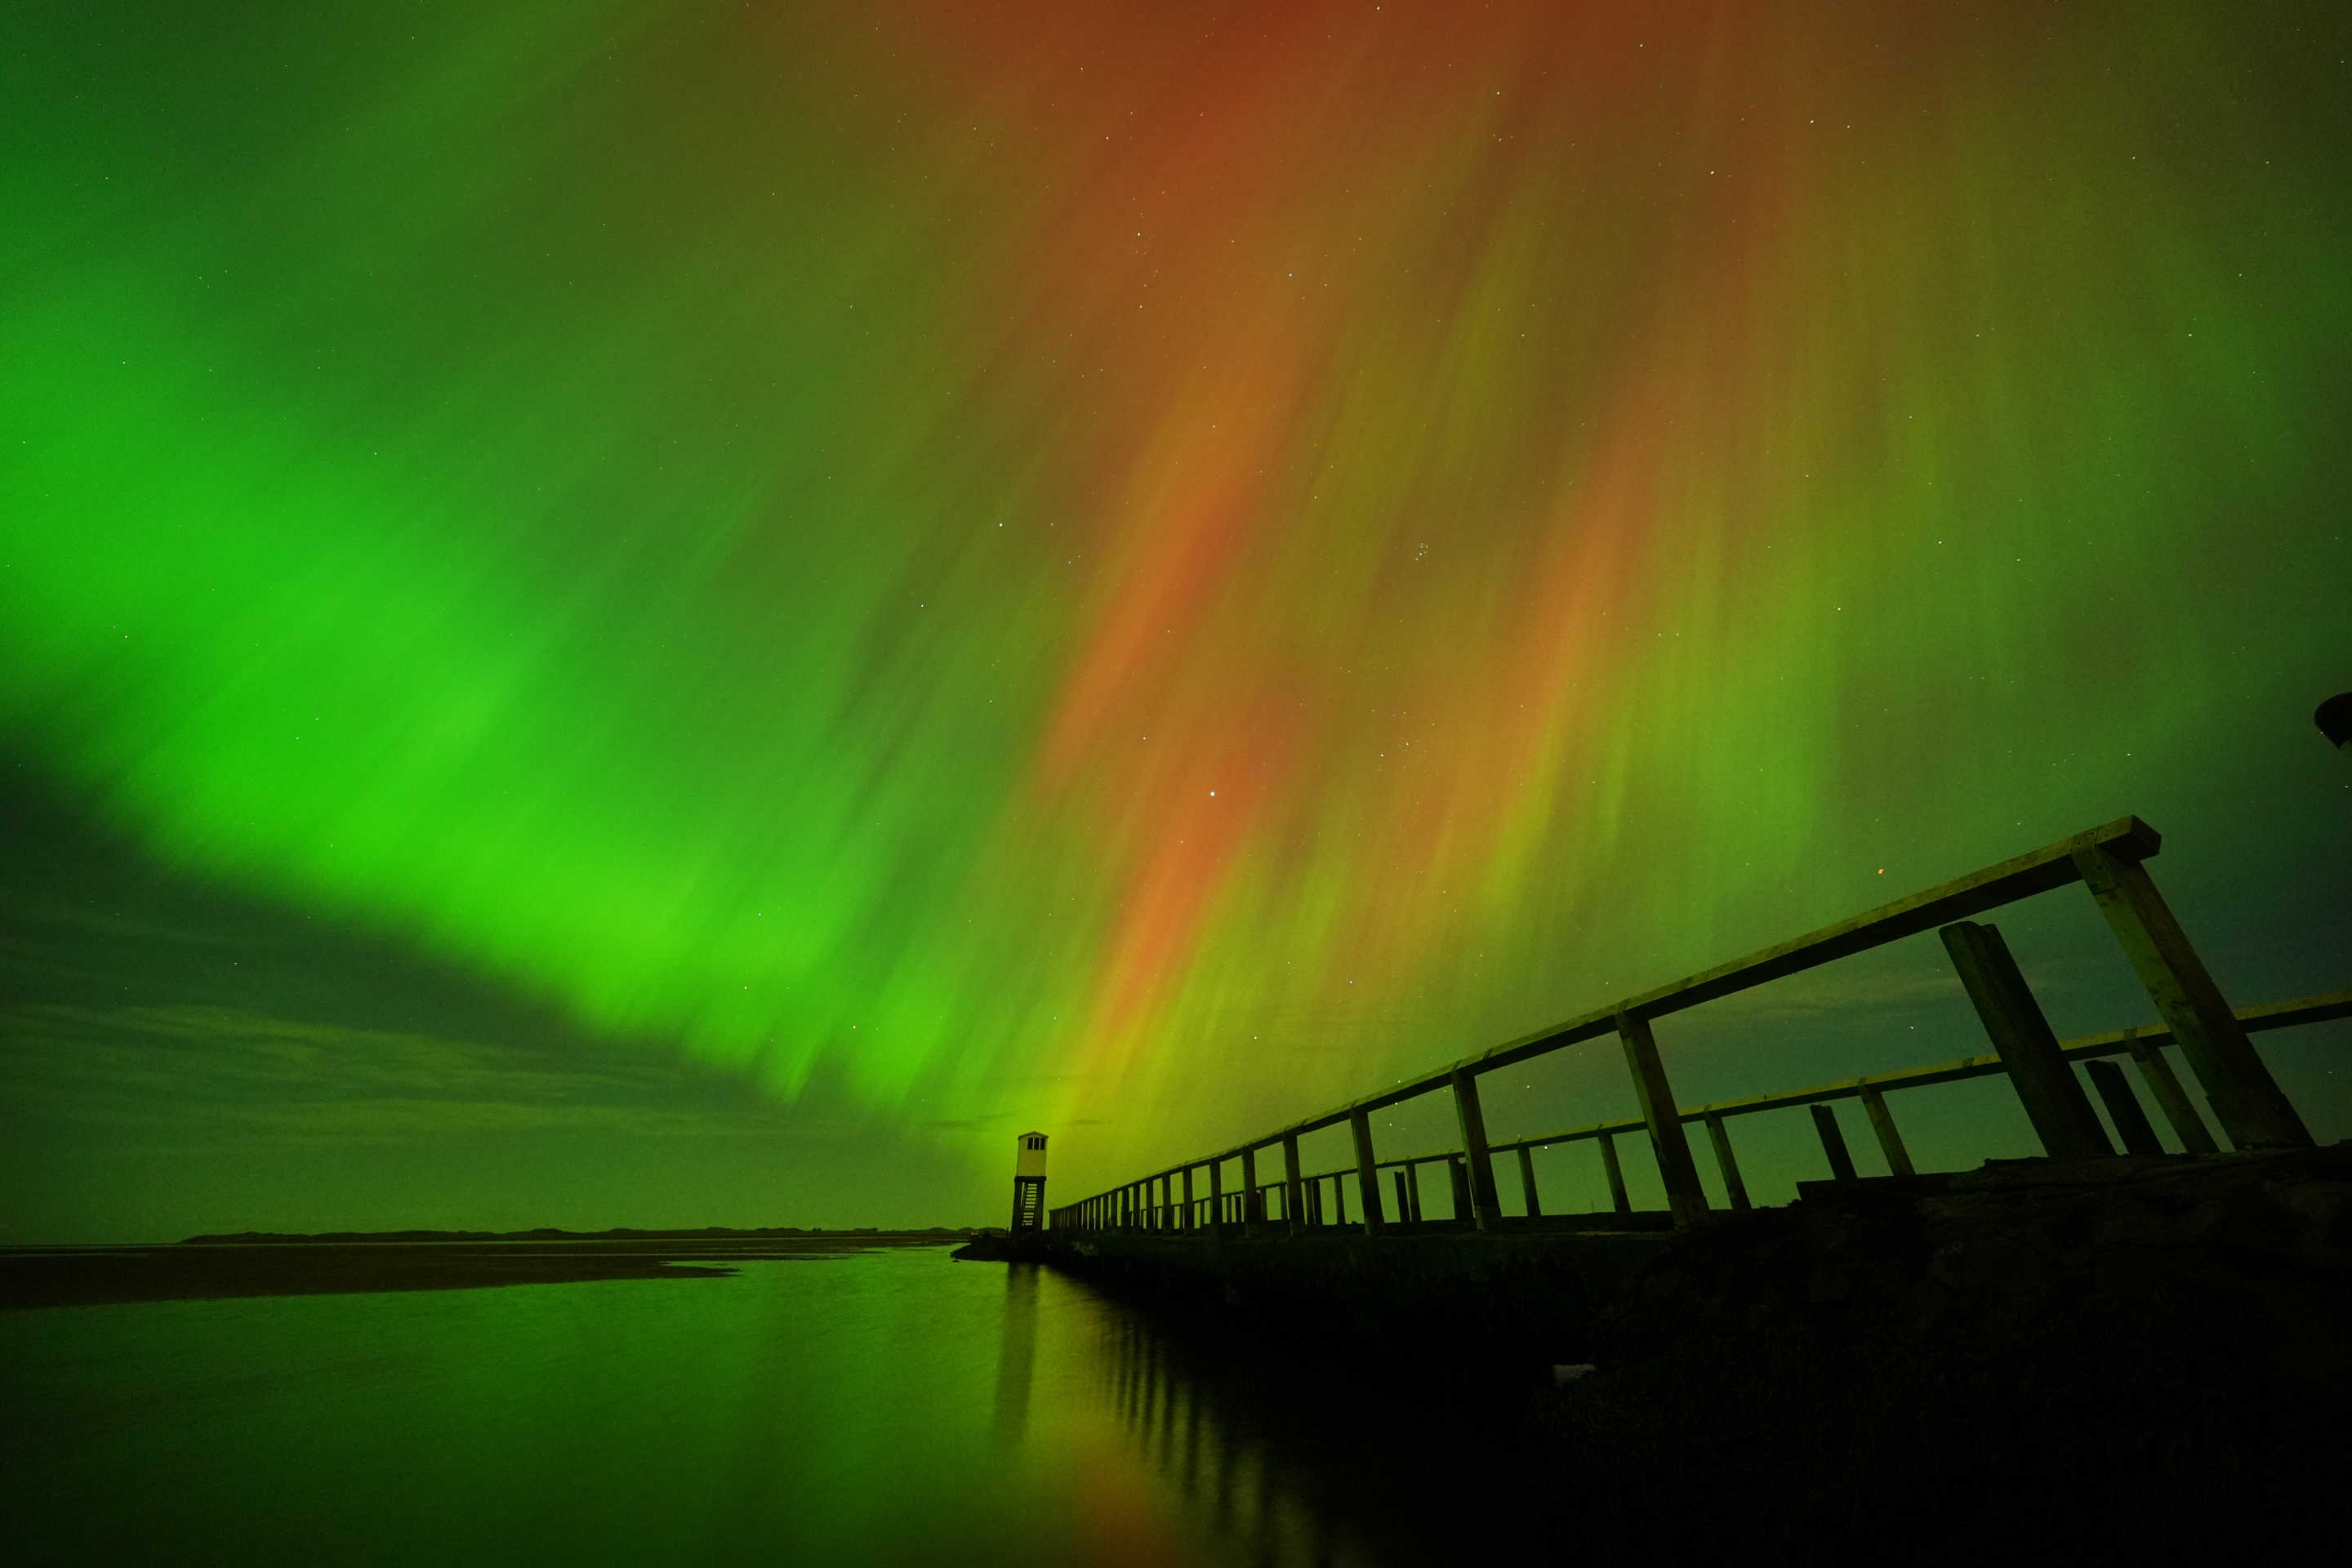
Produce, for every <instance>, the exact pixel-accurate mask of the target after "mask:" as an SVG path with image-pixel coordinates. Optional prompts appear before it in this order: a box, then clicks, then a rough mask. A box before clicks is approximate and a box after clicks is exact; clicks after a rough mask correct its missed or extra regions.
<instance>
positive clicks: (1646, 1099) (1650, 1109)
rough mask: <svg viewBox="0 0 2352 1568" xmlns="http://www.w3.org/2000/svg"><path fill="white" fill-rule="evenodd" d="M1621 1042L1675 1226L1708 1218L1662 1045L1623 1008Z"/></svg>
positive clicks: (1619, 1019) (1619, 1016) (1619, 1027)
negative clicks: (1660, 1057) (1668, 1079)
mask: <svg viewBox="0 0 2352 1568" xmlns="http://www.w3.org/2000/svg"><path fill="white" fill-rule="evenodd" d="M1617 1038H1618V1039H1619V1040H1620V1041H1621V1042H1622V1044H1623V1045H1624V1047H1625V1066H1626V1067H1627V1068H1629V1069H1631V1070H1632V1072H1633V1094H1634V1097H1635V1098H1636V1099H1638V1100H1640V1101H1641V1102H1642V1120H1643V1121H1645V1122H1647V1123H1648V1124H1649V1128H1650V1149H1651V1152H1654V1154H1656V1156H1657V1159H1658V1174H1659V1175H1660V1176H1661V1177H1663V1178H1664V1181H1665V1184H1666V1206H1667V1207H1668V1208H1670V1209H1672V1210H1673V1211H1674V1215H1675V1224H1676V1225H1677V1226H1685V1225H1690V1224H1692V1223H1694V1222H1696V1220H1698V1219H1700V1218H1701V1217H1703V1216H1704V1215H1706V1188H1704V1187H1702V1186H1700V1185H1699V1184H1698V1165H1697V1163H1696V1162H1695V1161H1693V1160H1692V1159H1691V1152H1690V1140H1689V1139H1688V1138H1686V1137H1685V1136H1684V1135H1683V1120H1682V1115H1681V1112H1680V1111H1679V1110H1677V1109H1676V1108H1675V1091H1674V1089H1673V1087H1672V1086H1671V1085H1669V1084H1668V1083H1667V1082H1666V1069H1665V1065H1664V1063H1662V1062H1661V1061H1659V1060H1658V1042H1657V1041H1656V1039H1655V1038H1654V1037H1652V1036H1651V1034H1650V1023H1649V1020H1648V1019H1646V1018H1636V1017H1635V1016H1633V1014H1631V1013H1628V1012H1625V1011H1624V1010H1623V1009H1622V1008H1621V1009H1619V1011H1618V1014H1617Z"/></svg>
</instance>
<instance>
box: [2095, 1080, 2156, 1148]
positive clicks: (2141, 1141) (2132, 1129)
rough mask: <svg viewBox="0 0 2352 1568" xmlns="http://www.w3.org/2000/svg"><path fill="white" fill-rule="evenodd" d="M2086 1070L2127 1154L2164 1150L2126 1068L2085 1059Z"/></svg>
mask: <svg viewBox="0 0 2352 1568" xmlns="http://www.w3.org/2000/svg"><path fill="white" fill-rule="evenodd" d="M2083 1070H2084V1072H2086V1073H2088V1074H2089V1075H2090V1077H2091V1087H2092V1088H2093V1089H2097V1090H2098V1091H2099V1099H2100V1100H2101V1101H2102V1102H2103V1103H2105V1106H2106V1108H2107V1120H2108V1121H2112V1122H2114V1123H2115V1125H2116V1138H2117V1139H2118V1140H2119V1141H2120V1142H2122V1143H2123V1146H2124V1152H2125V1153H2126V1154H2161V1153H2163V1152H2164V1145H2163V1144H2161V1143H2159V1142H2157V1141H2156V1129H2155V1128H2153V1127H2150V1126H2149V1125H2148V1124H2147V1111H2145V1110H2141V1109H2140V1108H2139V1097H2138V1096H2137V1095H2136V1094H2134V1093H2132V1091H2131V1084H2130V1083H2129V1082H2128V1081H2127V1080H2126V1079H2125V1078H2124V1069H2123V1068H2119V1067H2117V1066H2116V1064H2115V1063H2113V1062H2084V1064H2083Z"/></svg>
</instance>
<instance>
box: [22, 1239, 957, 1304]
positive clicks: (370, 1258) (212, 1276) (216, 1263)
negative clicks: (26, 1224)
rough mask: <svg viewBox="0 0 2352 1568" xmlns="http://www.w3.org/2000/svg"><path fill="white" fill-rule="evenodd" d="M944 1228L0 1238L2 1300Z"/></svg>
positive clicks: (625, 1262) (209, 1291)
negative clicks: (122, 1243)
mask: <svg viewBox="0 0 2352 1568" xmlns="http://www.w3.org/2000/svg"><path fill="white" fill-rule="evenodd" d="M968 1234H969V1233H968V1232H965V1231H958V1230H949V1229H945V1228H940V1229H935V1230H804V1229H800V1228H797V1227H789V1226H778V1227H773V1228H768V1229H760V1230H723V1229H719V1228H716V1227H713V1228H709V1229H704V1230H626V1229H616V1230H606V1231H595V1232H585V1233H583V1232H578V1231H565V1230H552V1229H541V1230H527V1231H505V1232H493V1231H446V1230H443V1231H436V1230H403V1231H382V1232H374V1233H362V1232H352V1231H339V1232H332V1233H329V1234H325V1235H320V1236H289V1235H279V1234H269V1233H262V1232H252V1231H249V1232H246V1233H244V1234H242V1235H236V1236H197V1237H189V1238H188V1239H187V1240H185V1241H179V1242H166V1243H161V1244H157V1245H152V1246H128V1247H12V1248H8V1249H5V1250H0V1309H6V1308H27V1307H83V1306H99V1305H103V1304H106V1303H110V1302H122V1301H184V1300H216V1299H222V1298H227V1297H236V1296H317V1295H334V1294H344V1293H350V1292H360V1291H371V1290H465V1289H483V1288H487V1287H491V1286H500V1285H560V1284H572V1283H577V1282H580V1281H583V1280H590V1279H725V1278H727V1277H728V1276H730V1275H731V1274H733V1273H734V1272H735V1271H736V1270H735V1268H734V1265H736V1264H740V1263H751V1262H763V1263H777V1262H821V1261H823V1260H824V1259H826V1258H842V1257H846V1256H848V1255H850V1254H852V1253H857V1252H865V1251H868V1250H872V1249H874V1248H877V1247H945V1246H948V1245H950V1243H953V1242H957V1241H960V1240H961V1239H963V1237H965V1236H967V1235H968Z"/></svg>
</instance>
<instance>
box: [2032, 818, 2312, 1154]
mask: <svg viewBox="0 0 2352 1568" xmlns="http://www.w3.org/2000/svg"><path fill="white" fill-rule="evenodd" d="M2074 865H2075V867H2076V868H2077V869H2079V870H2080V871H2081V872H2082V873H2083V883H2084V886H2085V887H2087V888H2089V889H2091V896H2092V897H2093V898H2095V899H2096V900H2098V901H2099V912H2100V913H2102V914H2104V915H2105V916H2106V917H2107V924H2108V925H2109V926H2110V927H2111V928H2113V930H2114V931H2115V933H2116V941H2117V942H2120V943H2122V944H2123V950H2124V955H2125V956H2126V958H2129V959H2130V960H2131V965H2132V968H2133V969H2135V970H2137V972H2138V973H2139V983H2140V984H2141V985H2143V986H2144V987H2146V988H2147V994H2148V1000H2150V1001H2151V1002H2154V1003H2155V1004H2156V1010H2157V1012H2158V1013H2159V1014H2161V1015H2162V1016H2163V1018H2164V1021H2165V1022H2166V1023H2168V1024H2169V1025H2171V1026H2172V1037H2173V1038H2174V1039H2175V1040H2177V1041H2179V1045H2180V1054H2181V1055H2182V1056H2184V1057H2186V1058H2189V1070H2190V1071H2192V1072H2194V1073H2195V1074H2196V1075H2197V1081H2198V1082H2199V1083H2200V1084H2203V1085H2204V1086H2205V1098H2206V1099H2207V1100H2210V1101H2212V1104H2213V1114H2214V1115H2216V1116H2218V1117H2220V1118H2221V1131H2224V1132H2227V1133H2228V1134H2229V1135H2230V1141H2231V1142H2233V1143H2235V1144H2236V1145H2237V1146H2238V1147H2239V1148H2241V1149H2265V1148H2270V1149H2277V1148H2302V1149H2307V1148H2309V1147H2310V1146H2311V1130H2310V1129H2309V1128H2307V1127H2305V1126H2304V1124H2303V1118H2302V1117H2300V1116H2298V1115H2297V1114H2295V1109H2294V1105H2293V1104H2291V1103H2290V1102H2289V1101H2288V1100H2287V1098H2286V1096H2285V1094H2284V1093H2283V1092H2282V1091H2281V1090H2280V1089H2279V1086H2278V1080H2277V1079H2273V1077H2271V1069H2270V1068H2267V1067H2265V1066H2264V1065H2263V1058H2261V1057H2260V1056H2259V1055H2257V1054H2256V1053H2255V1051H2254V1046H2253V1042H2252V1040H2249V1039H2248V1038H2247V1037H2246V1031H2245V1028H2244V1026H2242V1025H2241V1024H2240V1023H2239V1022H2238V1016H2237V1015H2236V1014H2235V1013H2232V1012H2231V1010H2230V1004H2229V1003H2228V1002H2226V1001H2224V1000H2223V999H2222V996H2221V987H2220V986H2218V985H2216V984H2213V977H2212V975H2210V974H2209V973H2206V970H2205V962H2204V960H2202V959H2200V958H2199V957H2198V956H2197V950H2196V949H2195V948H2194V947H2192V946H2190V945H2189V936H2188V933H2187V932H2185V931H2182V930H2181V929H2180V922H2179V921H2177V920H2175V919H2174V918H2173V915H2172V910H2171V908H2170V906H2168V905H2167V904H2166V903H2165V901H2164V895H2163V894H2161V893H2159V892H2158V891H2157V890H2156V883H2155V882H2154V880H2152V879H2150V878H2149V876H2148V874H2147V867H2146V866H2144V865H2142V864H2141V863H2140V862H2138V861H2137V860H2127V859H2125V858H2122V857H2120V856H2117V855H2114V854H2111V853H2109V852H2108V851H2107V850H2105V849H2103V848H2101V847H2098V846H2096V845H2085V846H2084V847H2082V848H2080V849H2077V850H2075V851H2074Z"/></svg>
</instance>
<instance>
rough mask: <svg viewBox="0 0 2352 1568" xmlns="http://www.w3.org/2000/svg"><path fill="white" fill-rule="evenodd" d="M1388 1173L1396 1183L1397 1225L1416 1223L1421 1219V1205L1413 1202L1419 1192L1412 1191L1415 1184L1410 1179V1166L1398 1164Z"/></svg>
mask: <svg viewBox="0 0 2352 1568" xmlns="http://www.w3.org/2000/svg"><path fill="white" fill-rule="evenodd" d="M1389 1175H1390V1176H1391V1179H1393V1180H1394V1181H1395V1183H1396V1200H1397V1223H1398V1224H1399V1225H1414V1224H1418V1223H1419V1222H1420V1219H1421V1205H1419V1204H1417V1203H1415V1202H1413V1199H1414V1198H1416V1197H1418V1196H1419V1195H1420V1194H1418V1193H1416V1192H1414V1191H1413V1188H1414V1186H1415V1183H1414V1182H1413V1180H1412V1166H1411V1165H1410V1164H1405V1165H1400V1166H1398V1167H1397V1168H1396V1169H1395V1170H1393V1171H1391V1172H1390V1173H1389Z"/></svg>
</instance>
